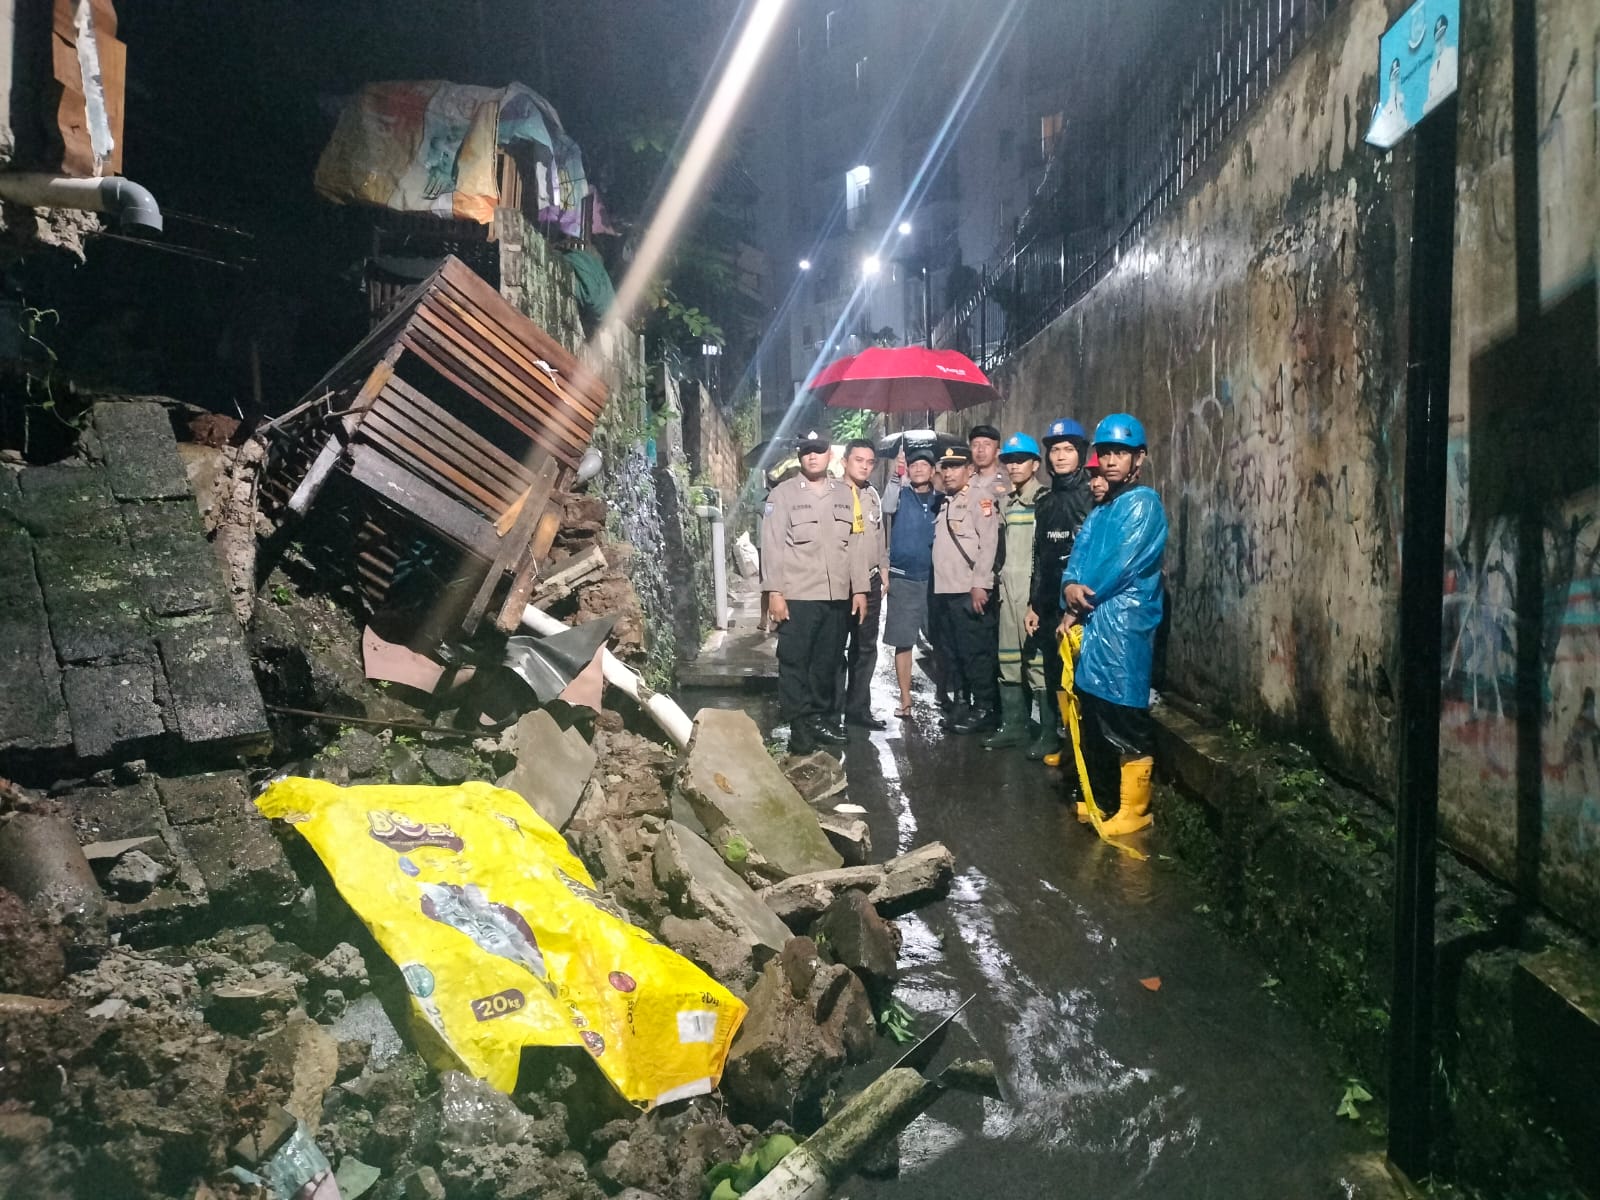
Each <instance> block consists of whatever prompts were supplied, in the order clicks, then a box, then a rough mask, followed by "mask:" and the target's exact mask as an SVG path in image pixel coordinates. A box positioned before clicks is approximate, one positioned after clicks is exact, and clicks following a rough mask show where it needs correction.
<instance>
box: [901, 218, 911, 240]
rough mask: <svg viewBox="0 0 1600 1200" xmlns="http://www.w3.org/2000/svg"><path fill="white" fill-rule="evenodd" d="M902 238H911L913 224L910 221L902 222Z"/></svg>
mask: <svg viewBox="0 0 1600 1200" xmlns="http://www.w3.org/2000/svg"><path fill="white" fill-rule="evenodd" d="M900 236H901V237H910V236H911V222H910V221H901V222H900Z"/></svg>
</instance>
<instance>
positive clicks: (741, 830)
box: [677, 708, 844, 878]
mask: <svg viewBox="0 0 1600 1200" xmlns="http://www.w3.org/2000/svg"><path fill="white" fill-rule="evenodd" d="M677 782H678V789H679V791H680V792H681V793H682V795H683V797H684V798H685V799H686V800H687V801H688V802H689V805H690V807H691V808H693V809H694V813H695V816H697V817H698V818H699V819H700V823H701V824H702V825H703V826H705V828H706V830H707V832H708V833H709V834H710V835H711V839H712V841H713V842H717V841H723V843H724V845H727V844H728V840H725V839H722V838H720V837H719V835H720V833H721V832H722V831H723V830H725V829H726V828H728V827H732V828H733V829H735V830H737V831H738V834H739V837H740V840H742V841H744V842H746V843H748V845H747V849H748V850H749V851H750V852H751V853H752V854H753V855H758V856H759V857H760V859H761V860H762V861H763V863H764V864H765V868H764V872H763V873H765V874H768V875H770V876H771V877H773V878H785V877H787V876H791V875H802V874H805V873H807V872H811V871H824V870H828V869H830V868H835V867H838V866H840V865H841V864H842V863H843V861H844V860H843V859H841V858H840V857H839V853H838V851H836V850H835V849H834V848H833V847H832V846H831V845H829V843H828V839H827V836H826V835H825V834H824V833H823V832H822V827H821V825H819V824H818V823H817V816H816V813H815V812H814V811H812V809H811V806H810V805H808V804H807V803H806V802H805V801H804V800H802V799H801V798H800V793H799V792H797V791H795V788H794V785H793V784H792V783H790V782H789V780H788V779H787V778H786V777H785V776H784V774H783V772H782V771H781V770H780V769H779V768H778V764H777V763H775V762H773V761H772V756H771V755H769V754H768V753H767V748H766V742H765V741H764V740H763V739H762V737H761V730H760V729H759V728H758V727H757V726H756V723H755V722H754V721H753V720H751V719H750V716H749V715H748V714H747V713H743V712H740V711H737V710H735V709H722V708H703V709H701V710H700V712H699V713H698V714H697V715H696V717H695V723H694V736H693V737H692V738H691V739H690V741H689V747H688V750H687V753H686V757H685V761H684V765H683V768H682V769H681V770H680V771H679V773H678V781H677ZM724 857H727V853H726V851H725V853H724ZM741 865H742V864H741Z"/></svg>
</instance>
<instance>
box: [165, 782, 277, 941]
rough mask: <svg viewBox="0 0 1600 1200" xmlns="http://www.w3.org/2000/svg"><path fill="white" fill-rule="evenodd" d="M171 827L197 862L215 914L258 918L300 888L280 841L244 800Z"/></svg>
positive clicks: (275, 909) (264, 916) (275, 910)
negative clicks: (179, 825)
mask: <svg viewBox="0 0 1600 1200" xmlns="http://www.w3.org/2000/svg"><path fill="white" fill-rule="evenodd" d="M172 833H173V834H174V835H175V836H176V837H178V838H180V839H181V840H182V842H183V846H184V848H185V850H186V851H187V853H188V855H189V857H190V858H192V859H193V860H194V862H195V864H196V866H198V868H199V871H200V875H201V878H203V879H204V880H205V888H206V892H207V893H208V895H209V896H210V899H211V904H212V907H213V909H214V910H215V913H216V916H217V917H218V918H219V919H222V920H244V919H247V918H248V919H251V920H257V921H259V920H263V919H265V918H266V917H268V916H270V915H272V914H274V913H277V912H281V911H282V910H284V909H286V908H288V907H289V906H290V905H291V904H293V903H294V901H295V899H296V897H297V896H299V894H300V881H299V878H298V877H297V876H296V875H295V873H294V869H293V868H292V867H290V866H289V860H288V859H287V858H285V857H284V853H283V847H282V846H281V845H279V843H278V839H277V838H276V837H274V836H273V834H272V830H271V828H270V827H269V826H268V824H267V822H266V819H265V818H264V817H262V816H261V814H260V813H258V812H257V811H256V810H255V806H254V805H252V804H250V803H249V802H248V801H245V802H244V804H243V805H242V806H237V807H232V808H230V809H226V810H219V811H218V812H217V813H216V814H214V815H213V816H212V817H211V819H210V820H207V821H202V822H198V823H196V824H192V825H185V826H183V827H182V828H181V829H176V830H173V831H172Z"/></svg>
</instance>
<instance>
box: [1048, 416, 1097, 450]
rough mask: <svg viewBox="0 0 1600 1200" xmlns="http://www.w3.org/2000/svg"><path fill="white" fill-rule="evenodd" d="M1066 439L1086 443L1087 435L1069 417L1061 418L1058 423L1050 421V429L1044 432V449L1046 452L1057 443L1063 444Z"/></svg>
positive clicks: (1081, 427)
mask: <svg viewBox="0 0 1600 1200" xmlns="http://www.w3.org/2000/svg"><path fill="white" fill-rule="evenodd" d="M1068 438H1077V439H1078V440H1079V441H1081V442H1087V441H1088V440H1089V435H1088V434H1087V433H1085V432H1084V431H1083V426H1082V425H1079V424H1078V423H1077V422H1076V421H1074V420H1073V419H1072V418H1071V417H1062V418H1061V419H1060V420H1059V421H1051V422H1050V428H1049V429H1047V430H1046V431H1045V435H1044V448H1045V449H1046V450H1048V449H1050V447H1051V446H1054V445H1055V444H1056V443H1057V442H1064V441H1066V440H1067V439H1068Z"/></svg>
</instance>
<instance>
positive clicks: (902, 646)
mask: <svg viewBox="0 0 1600 1200" xmlns="http://www.w3.org/2000/svg"><path fill="white" fill-rule="evenodd" d="M927 627H928V581H927V580H926V579H907V578H906V577H905V576H904V575H891V576H890V577H889V599H888V611H887V613H886V614H885V616H884V618H883V644H884V645H885V646H893V647H894V648H895V649H896V650H910V649H911V648H912V647H914V646H915V645H916V644H917V636H918V635H919V634H920V633H921V632H922V631H923V630H924V629H926V628H927Z"/></svg>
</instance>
